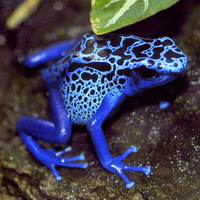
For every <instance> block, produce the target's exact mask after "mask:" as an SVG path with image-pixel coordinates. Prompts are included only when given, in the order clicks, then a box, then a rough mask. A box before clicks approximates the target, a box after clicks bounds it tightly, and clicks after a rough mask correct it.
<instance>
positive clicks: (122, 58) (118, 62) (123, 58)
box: [117, 55, 132, 66]
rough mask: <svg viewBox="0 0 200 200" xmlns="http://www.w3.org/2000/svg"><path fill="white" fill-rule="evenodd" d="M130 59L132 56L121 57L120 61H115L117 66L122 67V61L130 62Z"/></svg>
mask: <svg viewBox="0 0 200 200" xmlns="http://www.w3.org/2000/svg"><path fill="white" fill-rule="evenodd" d="M131 58H132V56H126V55H123V56H122V57H121V59H120V60H118V61H117V64H118V65H121V66H122V65H124V61H126V60H130V59H131Z"/></svg>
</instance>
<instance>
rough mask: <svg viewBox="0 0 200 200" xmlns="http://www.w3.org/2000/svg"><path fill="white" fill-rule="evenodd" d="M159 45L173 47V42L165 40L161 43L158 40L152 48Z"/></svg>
mask: <svg viewBox="0 0 200 200" xmlns="http://www.w3.org/2000/svg"><path fill="white" fill-rule="evenodd" d="M160 45H163V46H171V45H173V42H172V41H171V40H169V39H166V40H164V41H163V42H161V41H160V40H156V41H155V42H154V46H160Z"/></svg>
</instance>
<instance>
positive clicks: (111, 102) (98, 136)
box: [87, 91, 151, 188]
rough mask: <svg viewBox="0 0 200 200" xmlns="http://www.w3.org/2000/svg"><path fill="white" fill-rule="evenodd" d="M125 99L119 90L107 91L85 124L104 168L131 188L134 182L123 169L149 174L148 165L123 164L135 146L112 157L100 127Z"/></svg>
mask: <svg viewBox="0 0 200 200" xmlns="http://www.w3.org/2000/svg"><path fill="white" fill-rule="evenodd" d="M124 100H125V96H124V95H123V94H121V93H120V92H119V91H111V92H109V93H108V94H107V95H106V96H105V98H104V100H103V101H102V104H101V106H100V107H99V109H98V110H97V112H96V113H95V115H94V116H93V117H92V119H91V120H90V121H89V123H88V124H87V129H88V131H90V134H91V138H92V141H93V145H94V148H95V151H96V153H97V156H98V158H99V160H100V162H101V164H102V166H103V167H104V168H106V169H107V170H109V171H110V172H113V173H115V174H118V175H119V176H121V178H122V179H123V180H124V181H125V183H126V188H131V187H133V186H134V184H135V183H134V182H132V181H130V180H129V179H128V177H127V176H126V175H125V174H124V171H128V170H131V171H140V172H143V173H145V174H146V175H149V174H150V172H151V167H150V166H144V167H143V166H139V167H137V166H130V165H127V164H125V163H124V162H123V161H122V160H124V159H125V158H126V157H127V156H128V155H129V154H131V153H133V152H136V151H137V148H136V147H134V146H131V147H130V148H129V149H128V150H126V151H125V152H124V153H123V154H122V155H120V156H116V157H113V156H111V154H110V151H109V149H108V145H107V142H106V138H105V136H104V133H103V130H102V128H101V125H102V123H103V122H104V120H105V119H107V117H108V116H109V115H110V113H112V112H113V111H114V110H115V109H116V108H117V107H119V106H120V105H121V103H122V102H123V101H124Z"/></svg>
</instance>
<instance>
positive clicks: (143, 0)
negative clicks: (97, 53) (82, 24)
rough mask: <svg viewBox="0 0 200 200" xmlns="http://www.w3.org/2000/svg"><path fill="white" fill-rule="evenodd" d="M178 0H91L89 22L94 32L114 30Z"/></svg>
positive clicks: (101, 32) (152, 13)
mask: <svg viewBox="0 0 200 200" xmlns="http://www.w3.org/2000/svg"><path fill="white" fill-rule="evenodd" d="M177 1H178V0H92V11H91V22H92V28H93V31H94V32H95V33H96V34H103V33H108V32H111V31H114V30H116V29H119V28H121V27H124V26H127V25H130V24H133V23H135V22H138V21H140V20H142V19H145V18H147V17H149V16H151V15H154V14H155V13H157V12H159V11H161V10H163V9H166V8H168V7H170V6H172V5H173V4H175V3H176V2H177Z"/></svg>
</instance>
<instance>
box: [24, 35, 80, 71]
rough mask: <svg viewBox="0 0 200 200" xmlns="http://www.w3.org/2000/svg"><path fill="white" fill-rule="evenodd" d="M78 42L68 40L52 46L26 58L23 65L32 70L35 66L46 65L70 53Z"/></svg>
mask: <svg viewBox="0 0 200 200" xmlns="http://www.w3.org/2000/svg"><path fill="white" fill-rule="evenodd" d="M78 40H80V38H78V39H76V40H69V41H63V42H59V43H57V44H53V45H51V46H49V47H46V48H45V49H42V50H41V51H39V52H37V53H35V54H33V55H29V56H27V57H26V59H25V61H24V64H25V65H26V66H27V67H30V68H34V67H36V66H37V65H40V64H43V63H46V62H48V61H50V60H54V59H59V58H61V57H63V56H65V55H66V54H68V53H69V52H70V50H71V49H72V48H73V47H74V46H75V45H76V44H77V42H78Z"/></svg>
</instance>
